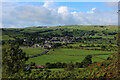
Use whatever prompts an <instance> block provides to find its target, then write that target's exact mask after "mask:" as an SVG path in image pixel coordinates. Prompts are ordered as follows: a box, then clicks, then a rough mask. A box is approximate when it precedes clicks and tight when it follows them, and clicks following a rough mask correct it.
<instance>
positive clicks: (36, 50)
mask: <svg viewBox="0 0 120 80" xmlns="http://www.w3.org/2000/svg"><path fill="white" fill-rule="evenodd" d="M22 50H23V51H24V52H25V53H26V54H27V55H28V56H32V55H34V54H40V53H43V52H44V51H45V50H43V49H41V48H22Z"/></svg>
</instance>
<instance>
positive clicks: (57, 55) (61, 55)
mask: <svg viewBox="0 0 120 80" xmlns="http://www.w3.org/2000/svg"><path fill="white" fill-rule="evenodd" d="M24 51H25V52H26V53H27V54H30V55H33V54H38V53H41V52H43V50H41V49H39V48H26V50H25V49H24ZM28 51H29V52H28ZM48 53H50V54H49V55H48V54H46V55H41V56H38V57H34V58H30V59H29V60H28V61H27V63H30V62H35V63H37V64H46V63H47V62H50V63H54V62H65V63H70V62H71V61H72V62H73V63H75V62H81V61H82V60H83V59H84V58H85V56H87V55H92V56H93V58H92V61H93V62H99V61H104V59H107V58H108V57H109V56H110V55H111V54H112V53H113V52H112V51H95V50H81V49H64V48H61V49H55V50H54V51H52V50H50V51H49V52H48ZM96 57H97V58H96Z"/></svg>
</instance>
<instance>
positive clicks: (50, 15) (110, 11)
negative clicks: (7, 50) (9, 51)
mask: <svg viewBox="0 0 120 80" xmlns="http://www.w3.org/2000/svg"><path fill="white" fill-rule="evenodd" d="M117 8H118V5H117V2H54V1H52V2H48V1H45V2H3V4H2V27H3V28H20V27H31V26H39V25H41V26H55V25H117V23H118V13H117V10H118V9H117Z"/></svg>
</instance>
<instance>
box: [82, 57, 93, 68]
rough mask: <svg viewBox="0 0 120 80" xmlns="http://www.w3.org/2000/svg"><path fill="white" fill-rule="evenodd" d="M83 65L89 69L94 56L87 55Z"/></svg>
mask: <svg viewBox="0 0 120 80" xmlns="http://www.w3.org/2000/svg"><path fill="white" fill-rule="evenodd" d="M81 64H82V67H87V66H89V65H90V64H92V56H91V55H87V56H86V57H85V59H84V60H83V61H82V62H81Z"/></svg>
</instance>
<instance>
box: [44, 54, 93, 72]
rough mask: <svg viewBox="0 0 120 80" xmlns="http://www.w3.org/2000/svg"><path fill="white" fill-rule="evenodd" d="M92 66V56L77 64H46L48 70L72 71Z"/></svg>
mask: <svg viewBox="0 0 120 80" xmlns="http://www.w3.org/2000/svg"><path fill="white" fill-rule="evenodd" d="M90 64H92V56H91V55H87V56H86V57H85V58H84V60H83V61H82V62H76V63H75V64H74V63H73V62H70V63H61V62H56V63H46V65H45V66H46V68H48V69H52V68H66V70H72V69H73V68H85V67H88V66H89V65H90Z"/></svg>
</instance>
